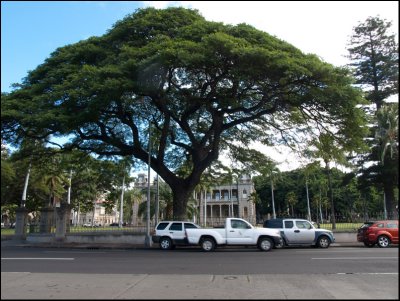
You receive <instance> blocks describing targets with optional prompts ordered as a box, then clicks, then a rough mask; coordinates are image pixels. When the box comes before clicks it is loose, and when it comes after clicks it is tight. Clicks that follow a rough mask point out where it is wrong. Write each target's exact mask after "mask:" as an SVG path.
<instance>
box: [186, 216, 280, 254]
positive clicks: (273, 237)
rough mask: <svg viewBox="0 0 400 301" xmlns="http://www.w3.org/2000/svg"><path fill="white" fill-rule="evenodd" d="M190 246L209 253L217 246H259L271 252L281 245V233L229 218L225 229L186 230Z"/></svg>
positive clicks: (262, 249)
mask: <svg viewBox="0 0 400 301" xmlns="http://www.w3.org/2000/svg"><path fill="white" fill-rule="evenodd" d="M186 236H187V240H188V243H189V244H192V245H200V247H201V248H202V249H203V251H206V252H209V251H212V250H214V249H215V248H216V247H217V246H222V245H242V246H257V247H258V248H259V249H260V250H261V251H270V250H271V249H272V248H273V247H274V245H275V244H281V243H282V239H281V236H280V234H279V231H277V230H272V229H264V228H255V227H253V226H252V225H251V224H250V223H248V222H247V221H245V220H243V219H241V218H227V219H226V220H225V227H224V228H207V229H204V228H201V229H186Z"/></svg>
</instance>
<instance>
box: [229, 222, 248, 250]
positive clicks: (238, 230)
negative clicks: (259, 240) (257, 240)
mask: <svg viewBox="0 0 400 301" xmlns="http://www.w3.org/2000/svg"><path fill="white" fill-rule="evenodd" d="M228 224H229V223H227V225H226V231H227V233H226V240H227V243H228V244H233V245H235V244H236V245H243V244H251V243H252V234H253V230H252V228H251V226H249V225H248V224H247V223H245V222H244V221H242V220H237V219H231V220H230V225H228Z"/></svg>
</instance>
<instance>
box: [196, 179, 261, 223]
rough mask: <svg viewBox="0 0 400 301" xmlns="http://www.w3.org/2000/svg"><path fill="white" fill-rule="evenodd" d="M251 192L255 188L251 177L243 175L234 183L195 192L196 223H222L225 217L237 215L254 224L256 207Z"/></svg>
mask: <svg viewBox="0 0 400 301" xmlns="http://www.w3.org/2000/svg"><path fill="white" fill-rule="evenodd" d="M253 192H255V189H254V184H253V182H252V180H251V177H250V176H247V175H244V176H242V177H240V178H239V179H238V181H237V182H236V183H231V184H226V185H219V186H215V187H212V188H211V189H210V190H209V191H208V192H201V193H195V199H196V200H197V201H198V202H199V212H200V216H199V221H198V223H199V224H200V225H202V226H205V225H207V226H214V225H222V224H223V223H224V221H225V218H227V217H239V218H243V219H245V220H247V221H249V222H250V223H251V224H253V225H254V224H255V223H256V207H255V203H254V201H253V200H252V199H251V195H252V194H253ZM204 208H206V210H204ZM205 222H206V223H205Z"/></svg>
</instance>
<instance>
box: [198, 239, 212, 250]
mask: <svg viewBox="0 0 400 301" xmlns="http://www.w3.org/2000/svg"><path fill="white" fill-rule="evenodd" d="M200 245H201V248H202V249H203V251H205V252H210V251H212V250H214V249H215V242H214V240H213V239H212V238H208V237H205V238H203V239H202V240H201V244H200Z"/></svg>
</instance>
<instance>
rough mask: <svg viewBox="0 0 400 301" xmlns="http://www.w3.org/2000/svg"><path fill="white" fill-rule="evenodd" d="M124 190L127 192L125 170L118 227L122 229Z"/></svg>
mask: <svg viewBox="0 0 400 301" xmlns="http://www.w3.org/2000/svg"><path fill="white" fill-rule="evenodd" d="M124 190H125V170H124V176H123V178H122V187H121V203H120V205H119V224H118V227H119V228H122V226H123V218H124Z"/></svg>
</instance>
